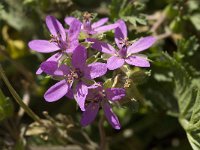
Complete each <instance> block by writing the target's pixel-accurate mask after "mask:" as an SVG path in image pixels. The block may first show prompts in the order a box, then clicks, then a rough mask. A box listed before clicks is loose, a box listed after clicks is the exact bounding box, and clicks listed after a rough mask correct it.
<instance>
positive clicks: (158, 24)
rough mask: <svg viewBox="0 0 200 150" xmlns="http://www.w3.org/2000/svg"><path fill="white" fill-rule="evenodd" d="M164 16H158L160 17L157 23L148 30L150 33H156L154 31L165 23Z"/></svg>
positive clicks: (163, 14) (162, 14)
mask: <svg viewBox="0 0 200 150" xmlns="http://www.w3.org/2000/svg"><path fill="white" fill-rule="evenodd" d="M165 18H166V15H165V13H164V12H162V13H161V14H160V17H159V18H158V20H157V22H156V23H155V24H154V25H153V26H152V28H151V29H150V31H151V32H153V33H154V32H156V30H157V29H158V28H159V27H160V25H161V24H162V23H163V22H164V21H165Z"/></svg>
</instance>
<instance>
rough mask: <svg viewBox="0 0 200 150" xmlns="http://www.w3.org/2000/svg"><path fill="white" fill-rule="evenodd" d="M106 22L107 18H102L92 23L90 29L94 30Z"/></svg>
mask: <svg viewBox="0 0 200 150" xmlns="http://www.w3.org/2000/svg"><path fill="white" fill-rule="evenodd" d="M106 22H108V18H102V19H100V20H99V21H97V22H94V23H93V24H92V28H93V29H94V28H97V27H100V26H102V25H104V24H105V23H106Z"/></svg>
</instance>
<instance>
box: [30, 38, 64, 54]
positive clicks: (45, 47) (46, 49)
mask: <svg viewBox="0 0 200 150" xmlns="http://www.w3.org/2000/svg"><path fill="white" fill-rule="evenodd" d="M28 46H29V48H30V49H32V50H34V51H37V52H40V53H50V52H55V51H57V50H59V49H60V47H58V46H57V44H56V43H54V42H52V43H50V42H49V41H47V40H32V41H30V42H29V43H28Z"/></svg>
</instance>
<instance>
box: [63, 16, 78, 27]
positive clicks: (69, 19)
mask: <svg viewBox="0 0 200 150" xmlns="http://www.w3.org/2000/svg"><path fill="white" fill-rule="evenodd" d="M74 19H76V18H74V17H66V18H65V23H66V24H67V25H69V26H70V25H71V23H72V22H73V21H74Z"/></svg>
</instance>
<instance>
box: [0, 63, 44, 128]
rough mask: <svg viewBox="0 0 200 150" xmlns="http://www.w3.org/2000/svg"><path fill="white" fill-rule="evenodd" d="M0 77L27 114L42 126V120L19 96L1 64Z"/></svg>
mask: <svg viewBox="0 0 200 150" xmlns="http://www.w3.org/2000/svg"><path fill="white" fill-rule="evenodd" d="M0 77H1V78H2V80H3V81H4V82H5V84H6V86H7V87H8V89H9V91H10V93H11V94H12V96H13V98H14V99H15V101H16V102H17V103H18V104H19V105H20V106H21V107H22V108H23V109H24V110H25V112H26V113H27V114H28V115H29V116H30V117H31V118H32V119H33V120H34V121H36V122H38V123H40V124H42V122H41V119H40V118H39V116H37V115H36V114H35V113H34V112H33V111H32V110H31V109H30V108H29V107H28V106H27V105H26V104H25V103H24V102H23V100H22V99H21V97H20V96H19V95H18V94H17V92H16V91H15V89H14V88H13V87H12V85H11V84H10V82H9V80H8V78H7V77H6V75H5V73H4V70H3V67H2V66H1V64H0Z"/></svg>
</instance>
